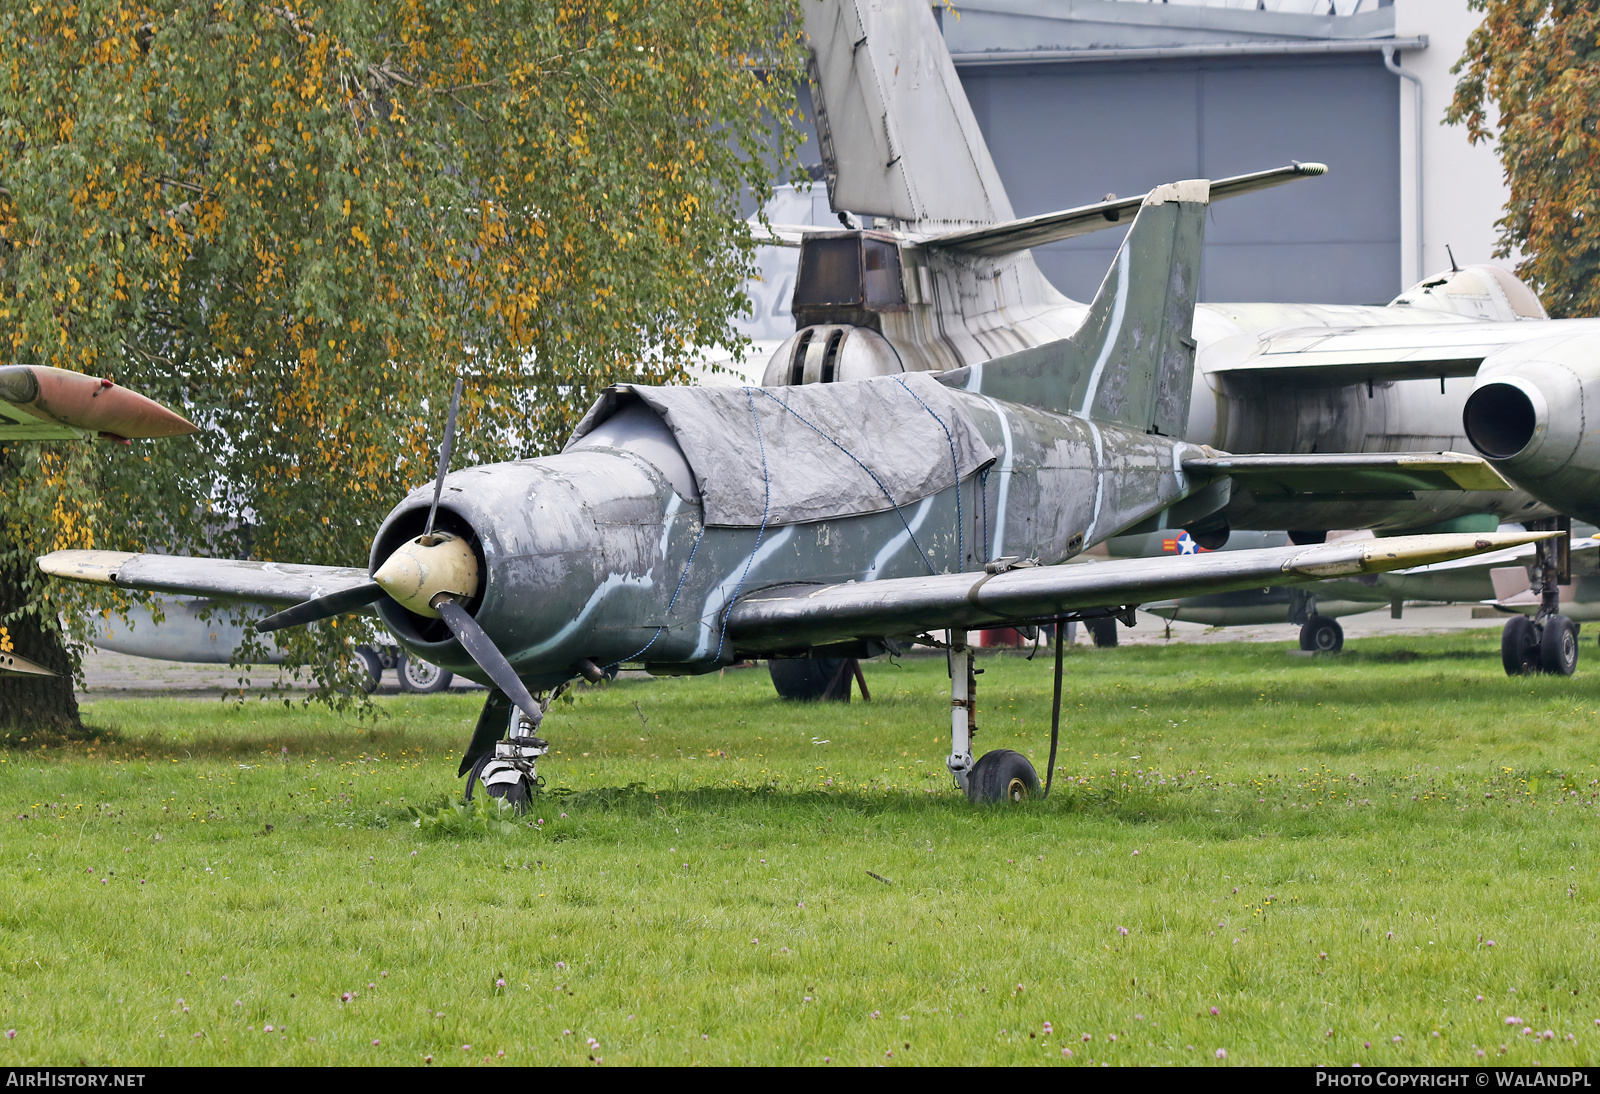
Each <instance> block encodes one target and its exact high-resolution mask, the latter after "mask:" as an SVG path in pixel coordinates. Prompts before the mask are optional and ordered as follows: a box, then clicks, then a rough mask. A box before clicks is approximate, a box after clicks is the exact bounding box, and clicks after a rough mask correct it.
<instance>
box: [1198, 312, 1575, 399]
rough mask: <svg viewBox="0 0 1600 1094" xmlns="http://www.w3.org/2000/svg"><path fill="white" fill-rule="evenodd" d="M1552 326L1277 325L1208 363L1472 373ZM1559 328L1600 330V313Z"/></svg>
mask: <svg viewBox="0 0 1600 1094" xmlns="http://www.w3.org/2000/svg"><path fill="white" fill-rule="evenodd" d="M1554 329H1555V328H1552V327H1551V326H1550V325H1548V324H1547V323H1540V322H1529V321H1526V320H1514V321H1511V322H1504V321H1488V320H1479V321H1474V322H1467V323H1462V322H1450V323H1405V324H1387V323H1386V324H1383V325H1380V326H1368V327H1353V328H1349V329H1343V330H1341V329H1337V328H1328V327H1311V328H1303V329H1294V330H1280V331H1273V332H1272V333H1271V334H1269V335H1268V336H1267V337H1265V338H1263V339H1262V340H1261V343H1260V346H1259V347H1258V348H1257V349H1256V350H1255V352H1253V353H1249V354H1243V355H1240V356H1239V357H1238V358H1237V359H1236V360H1231V361H1223V360H1219V361H1216V362H1208V364H1207V370H1208V371H1209V372H1211V373H1213V374H1215V375H1219V376H1226V377H1230V378H1235V377H1236V378H1239V379H1244V380H1249V379H1256V378H1260V379H1263V380H1270V381H1271V382H1272V383H1273V384H1274V385H1280V386H1281V385H1284V384H1291V385H1304V386H1307V387H1322V386H1328V385H1345V384H1358V383H1362V382H1364V381H1369V380H1370V381H1390V380H1435V379H1439V378H1440V377H1444V376H1471V375H1473V374H1474V373H1476V372H1477V371H1478V366H1479V365H1481V364H1482V363H1483V360H1484V358H1485V357H1488V356H1489V355H1490V354H1493V353H1495V352H1497V351H1499V350H1502V349H1505V348H1506V347H1507V346H1511V345H1515V344H1517V343H1519V342H1526V341H1531V340H1533V339H1536V338H1549V337H1551V335H1552V333H1553V331H1554ZM1559 330H1560V334H1561V335H1562V336H1568V337H1570V336H1575V335H1583V334H1594V333H1597V332H1600V319H1565V320H1562V323H1561V327H1560V328H1559Z"/></svg>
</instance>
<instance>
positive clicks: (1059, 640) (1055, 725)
mask: <svg viewBox="0 0 1600 1094" xmlns="http://www.w3.org/2000/svg"><path fill="white" fill-rule="evenodd" d="M1066 634H1067V625H1066V624H1065V623H1063V622H1062V621H1061V620H1059V619H1058V620H1056V695H1055V700H1054V702H1052V703H1051V705H1050V767H1049V768H1048V769H1047V770H1046V771H1045V773H1044V796H1045V797H1047V798H1048V797H1049V796H1050V784H1051V783H1052V782H1053V781H1054V780H1055V777H1056V742H1057V741H1058V740H1060V738H1061V654H1062V650H1063V649H1064V646H1065V639H1066Z"/></svg>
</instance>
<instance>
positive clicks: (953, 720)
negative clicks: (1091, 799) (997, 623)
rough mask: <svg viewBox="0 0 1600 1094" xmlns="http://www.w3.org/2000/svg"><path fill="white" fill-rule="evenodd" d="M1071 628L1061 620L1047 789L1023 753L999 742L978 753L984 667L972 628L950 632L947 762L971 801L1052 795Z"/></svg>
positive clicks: (1057, 634)
mask: <svg viewBox="0 0 1600 1094" xmlns="http://www.w3.org/2000/svg"><path fill="white" fill-rule="evenodd" d="M1066 629H1067V628H1066V624H1065V622H1064V621H1062V620H1057V621H1056V627H1055V646H1056V677H1055V680H1056V682H1055V702H1054V704H1053V706H1052V709H1051V715H1050V763H1049V765H1048V766H1047V767H1046V768H1045V784H1044V790H1043V793H1042V794H1041V793H1040V788H1039V773H1038V772H1037V771H1035V770H1034V769H1033V764H1032V763H1031V762H1029V760H1028V758H1027V757H1026V756H1024V755H1023V754H1022V753H1020V752H1017V751H1015V750H1014V749H1010V748H997V749H994V750H992V751H990V752H985V753H984V754H983V755H982V756H980V757H979V758H978V759H977V760H974V759H973V758H972V738H973V737H975V736H977V734H978V722H977V715H978V677H979V676H981V675H982V674H983V670H982V669H980V668H978V667H976V665H975V663H974V657H973V651H972V647H971V646H969V645H967V632H966V631H957V630H952V631H951V632H950V649H949V665H950V758H949V759H947V760H946V761H945V766H946V767H948V768H949V769H950V774H951V775H953V776H955V780H956V785H957V786H959V787H960V788H961V789H962V790H963V791H965V792H966V795H967V800H968V801H971V802H973V803H974V804H977V805H991V804H994V803H997V802H1025V801H1027V800H1028V799H1029V798H1031V797H1034V796H1035V795H1039V796H1041V797H1049V796H1050V782H1051V780H1052V779H1053V778H1054V775H1055V769H1056V743H1057V740H1058V738H1059V736H1060V731H1061V664H1062V649H1063V647H1064V645H1065V642H1064V639H1065V635H1066Z"/></svg>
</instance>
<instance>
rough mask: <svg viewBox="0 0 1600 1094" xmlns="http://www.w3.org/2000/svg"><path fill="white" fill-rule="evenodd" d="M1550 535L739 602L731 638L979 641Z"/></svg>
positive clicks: (1050, 569) (1103, 567)
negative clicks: (1115, 611) (964, 633)
mask: <svg viewBox="0 0 1600 1094" xmlns="http://www.w3.org/2000/svg"><path fill="white" fill-rule="evenodd" d="M1556 534H1558V533H1554V532H1521V533H1514V532H1484V533H1480V534H1476V535H1473V534H1449V535H1425V536H1395V537H1393V538H1391V539H1382V540H1365V541H1351V540H1343V541H1340V542H1338V543H1326V544H1319V545H1317V546H1312V547H1295V546H1288V547H1269V548H1262V549H1259V550H1254V551H1219V552H1215V553H1211V554H1194V555H1180V556H1176V557H1175V556H1171V555H1167V556H1158V557H1153V558H1125V559H1112V560H1110V561H1106V562H1097V563H1095V564H1094V565H1093V566H1035V567H1027V568H1019V569H1010V570H1006V571H1004V572H1002V573H996V574H990V573H987V572H985V573H963V574H938V575H933V576H929V577H907V578H894V579H890V580H885V581H862V582H848V583H845V584H841V585H789V586H780V587H777V588H770V589H762V590H759V591H757V592H754V593H751V594H750V595H748V596H746V597H744V598H743V599H741V600H740V601H739V602H738V603H737V604H736V605H734V607H733V610H732V612H731V613H730V615H729V617H728V624H727V626H728V631H727V633H728V637H729V639H731V640H732V641H733V643H734V644H735V648H736V649H737V650H739V651H741V652H744V653H747V654H749V655H755V654H759V653H766V652H770V651H779V650H795V649H803V648H806V647H808V646H822V645H829V644H831V643H836V642H848V641H853V640H857V639H863V638H885V637H893V636H896V635H906V634H917V633H920V632H922V631H929V630H938V629H943V628H946V627H955V628H966V629H969V630H970V629H976V628H980V627H995V626H1004V625H1006V624H1014V623H1021V622H1025V621H1028V620H1038V619H1049V618H1052V617H1056V616H1060V615H1064V614H1067V613H1071V612H1076V611H1084V610H1089V609H1094V608H1105V607H1115V606H1121V605H1129V604H1141V603H1146V602H1148V601H1153V600H1174V599H1178V598H1180V597H1186V596H1199V595H1202V594H1205V593H1221V592H1230V591H1233V590H1236V589H1249V588H1259V587H1262V586H1268V585H1289V584H1296V583H1299V582H1302V581H1315V580H1318V579H1321V578H1329V577H1346V576H1354V575H1356V574H1369V573H1381V572H1384V571H1387V570H1396V569H1401V568H1403V567H1409V566H1419V565H1426V564H1427V563H1430V562H1443V561H1445V560H1447V559H1452V558H1460V557H1462V556H1465V555H1472V554H1477V553H1479V552H1483V551H1490V550H1499V549H1504V548H1507V547H1514V546H1517V545H1519V544H1523V543H1531V542H1533V541H1534V540H1538V539H1546V538H1548V537H1550V536H1552V535H1556Z"/></svg>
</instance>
